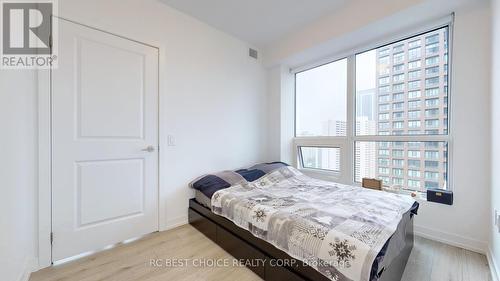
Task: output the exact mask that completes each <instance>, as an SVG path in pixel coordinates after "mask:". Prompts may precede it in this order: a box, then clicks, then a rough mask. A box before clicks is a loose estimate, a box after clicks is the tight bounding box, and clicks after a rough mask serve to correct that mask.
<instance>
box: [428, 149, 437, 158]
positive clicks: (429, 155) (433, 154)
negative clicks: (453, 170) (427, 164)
mask: <svg viewBox="0 0 500 281" xmlns="http://www.w3.org/2000/svg"><path fill="white" fill-rule="evenodd" d="M425 158H427V159H439V151H430V150H426V151H425Z"/></svg>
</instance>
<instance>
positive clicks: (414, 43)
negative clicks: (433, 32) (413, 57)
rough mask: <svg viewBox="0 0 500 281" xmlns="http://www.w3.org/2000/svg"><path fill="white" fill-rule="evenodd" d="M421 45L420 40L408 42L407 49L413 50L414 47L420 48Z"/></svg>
mask: <svg viewBox="0 0 500 281" xmlns="http://www.w3.org/2000/svg"><path fill="white" fill-rule="evenodd" d="M421 44H422V40H420V39H418V40H415V41H411V42H408V48H415V47H420V45H421Z"/></svg>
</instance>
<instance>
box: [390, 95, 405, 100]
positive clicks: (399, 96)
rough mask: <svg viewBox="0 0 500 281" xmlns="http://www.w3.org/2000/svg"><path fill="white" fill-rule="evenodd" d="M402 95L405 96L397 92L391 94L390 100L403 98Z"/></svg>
mask: <svg viewBox="0 0 500 281" xmlns="http://www.w3.org/2000/svg"><path fill="white" fill-rule="evenodd" d="M404 97H405V94H404V93H397V94H394V95H392V100H393V101H397V100H402V99H404Z"/></svg>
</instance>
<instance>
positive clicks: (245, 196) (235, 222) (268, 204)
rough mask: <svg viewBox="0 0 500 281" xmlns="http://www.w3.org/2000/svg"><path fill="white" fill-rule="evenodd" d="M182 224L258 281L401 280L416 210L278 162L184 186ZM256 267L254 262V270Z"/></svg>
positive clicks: (395, 198)
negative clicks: (187, 194) (190, 191)
mask: <svg viewBox="0 0 500 281" xmlns="http://www.w3.org/2000/svg"><path fill="white" fill-rule="evenodd" d="M191 186H192V187H194V188H195V189H196V190H195V198H194V199H191V200H190V202H189V222H190V224H191V225H193V226H194V227H195V228H197V229H198V230H199V231H200V232H202V233H203V234H205V235H206V236H207V237H208V238H210V239H211V240H213V241H214V242H216V243H217V244H219V245H220V246H221V247H222V248H224V249H225V250H226V251H227V252H229V253H230V254H231V255H233V256H234V257H235V258H237V259H241V260H243V261H244V264H245V265H246V266H248V267H249V268H250V269H251V270H253V271H254V272H255V273H256V274H258V275H259V276H260V277H261V278H262V279H264V280H284V279H286V280H370V281H375V280H381V281H396V280H401V276H402V274H403V272H404V268H405V266H406V262H407V260H408V257H409V255H410V253H411V250H412V247H413V216H414V215H415V214H416V212H417V209H418V203H416V202H415V201H413V200H411V198H408V197H406V196H400V195H395V194H387V193H384V192H380V191H371V190H365V189H362V188H359V187H353V186H345V185H340V184H337V183H331V182H324V181H319V180H315V179H311V178H309V177H307V176H305V175H303V174H302V173H300V172H299V171H298V170H296V169H294V168H292V167H290V166H288V165H286V164H284V163H280V162H275V163H267V164H259V165H256V166H254V167H251V168H249V169H242V170H237V171H234V172H232V171H225V172H221V173H218V174H214V175H205V176H203V177H200V178H198V179H196V180H195V181H193V183H192V184H191ZM256 261H261V262H256Z"/></svg>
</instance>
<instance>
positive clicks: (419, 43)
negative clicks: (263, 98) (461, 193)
mask: <svg viewBox="0 0 500 281" xmlns="http://www.w3.org/2000/svg"><path fill="white" fill-rule="evenodd" d="M447 30H448V27H443V28H439V29H436V30H433V31H430V32H427V33H423V34H420V35H417V36H413V37H411V38H408V39H405V40H401V41H398V42H394V43H392V44H387V45H384V47H381V48H375V49H372V50H368V51H365V52H361V53H357V54H351V55H349V56H348V57H347V58H344V59H341V60H338V61H335V62H332V63H330V64H326V65H322V66H319V67H317V68H313V69H310V70H305V71H302V72H299V73H297V74H296V101H295V103H296V112H297V113H296V125H295V128H296V138H295V140H294V145H295V146H296V147H297V148H300V149H297V150H296V151H297V152H298V153H299V154H300V155H299V156H298V159H300V158H302V160H301V161H303V162H304V163H302V162H301V161H299V162H298V163H299V165H302V166H303V167H304V168H307V167H309V169H321V170H324V171H325V173H328V171H334V172H336V173H331V174H328V175H329V176H330V177H331V176H332V175H333V176H335V177H339V178H340V179H341V180H342V182H349V181H353V180H354V181H358V182H359V181H361V179H362V178H363V177H370V178H379V179H381V180H383V182H384V184H386V185H390V184H398V185H401V186H402V188H403V189H405V190H415V191H419V192H425V190H426V188H428V187H432V188H435V187H438V188H444V189H447V188H449V186H448V184H447V180H446V178H447V176H448V171H447V169H448V163H447V162H448V161H449V158H448V157H447V155H448V154H447V153H448V151H447V150H448V141H449V139H451V136H450V135H449V132H448V128H447V124H448V123H449V121H448V120H449V116H448V112H449V111H448V107H447V106H446V102H447V100H448V94H451V93H448V91H449V90H447V89H444V88H443V87H446V86H447V79H448V76H447V75H449V74H447V73H446V72H445V71H444V65H448V66H450V69H452V66H451V65H450V63H452V62H450V61H449V59H450V58H449V57H448V56H447V53H448V50H447V48H448V43H447V40H448V38H447V36H448V31H447ZM442 67H443V68H442ZM347 69H353V70H355V71H354V72H353V73H352V74H351V72H349V71H347ZM391 83H392V84H391ZM347 85H354V87H347ZM350 95H354V98H351V96H350ZM347 97H349V98H347ZM352 101H354V102H352ZM347 112H354V116H355V118H353V119H354V120H351V118H347ZM315 146H321V149H319V148H315V149H314V150H313V149H309V150H308V151H307V152H308V153H309V154H308V155H305V154H304V152H306V151H305V150H304V149H305V148H307V147H315ZM328 149H337V151H338V155H339V156H338V157H339V158H337V156H336V155H337V154H335V156H331V159H333V160H329V163H328V164H323V163H322V162H321V161H320V160H319V158H320V156H319V155H321V154H325V153H326V152H321V151H323V150H328ZM350 150H354V151H350ZM302 154H304V155H302ZM310 155H314V157H313V156H310ZM317 155H318V156H317ZM306 156H307V157H306ZM324 157H326V156H321V158H322V159H323V158H324ZM342 157H346V159H342ZM337 159H338V163H339V166H338V167H337V166H334V165H336V164H330V163H337ZM306 160H307V161H306ZM318 163H321V164H318ZM347 164H352V167H348V166H347V167H344V165H347ZM434 173H437V176H436V174H434Z"/></svg>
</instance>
